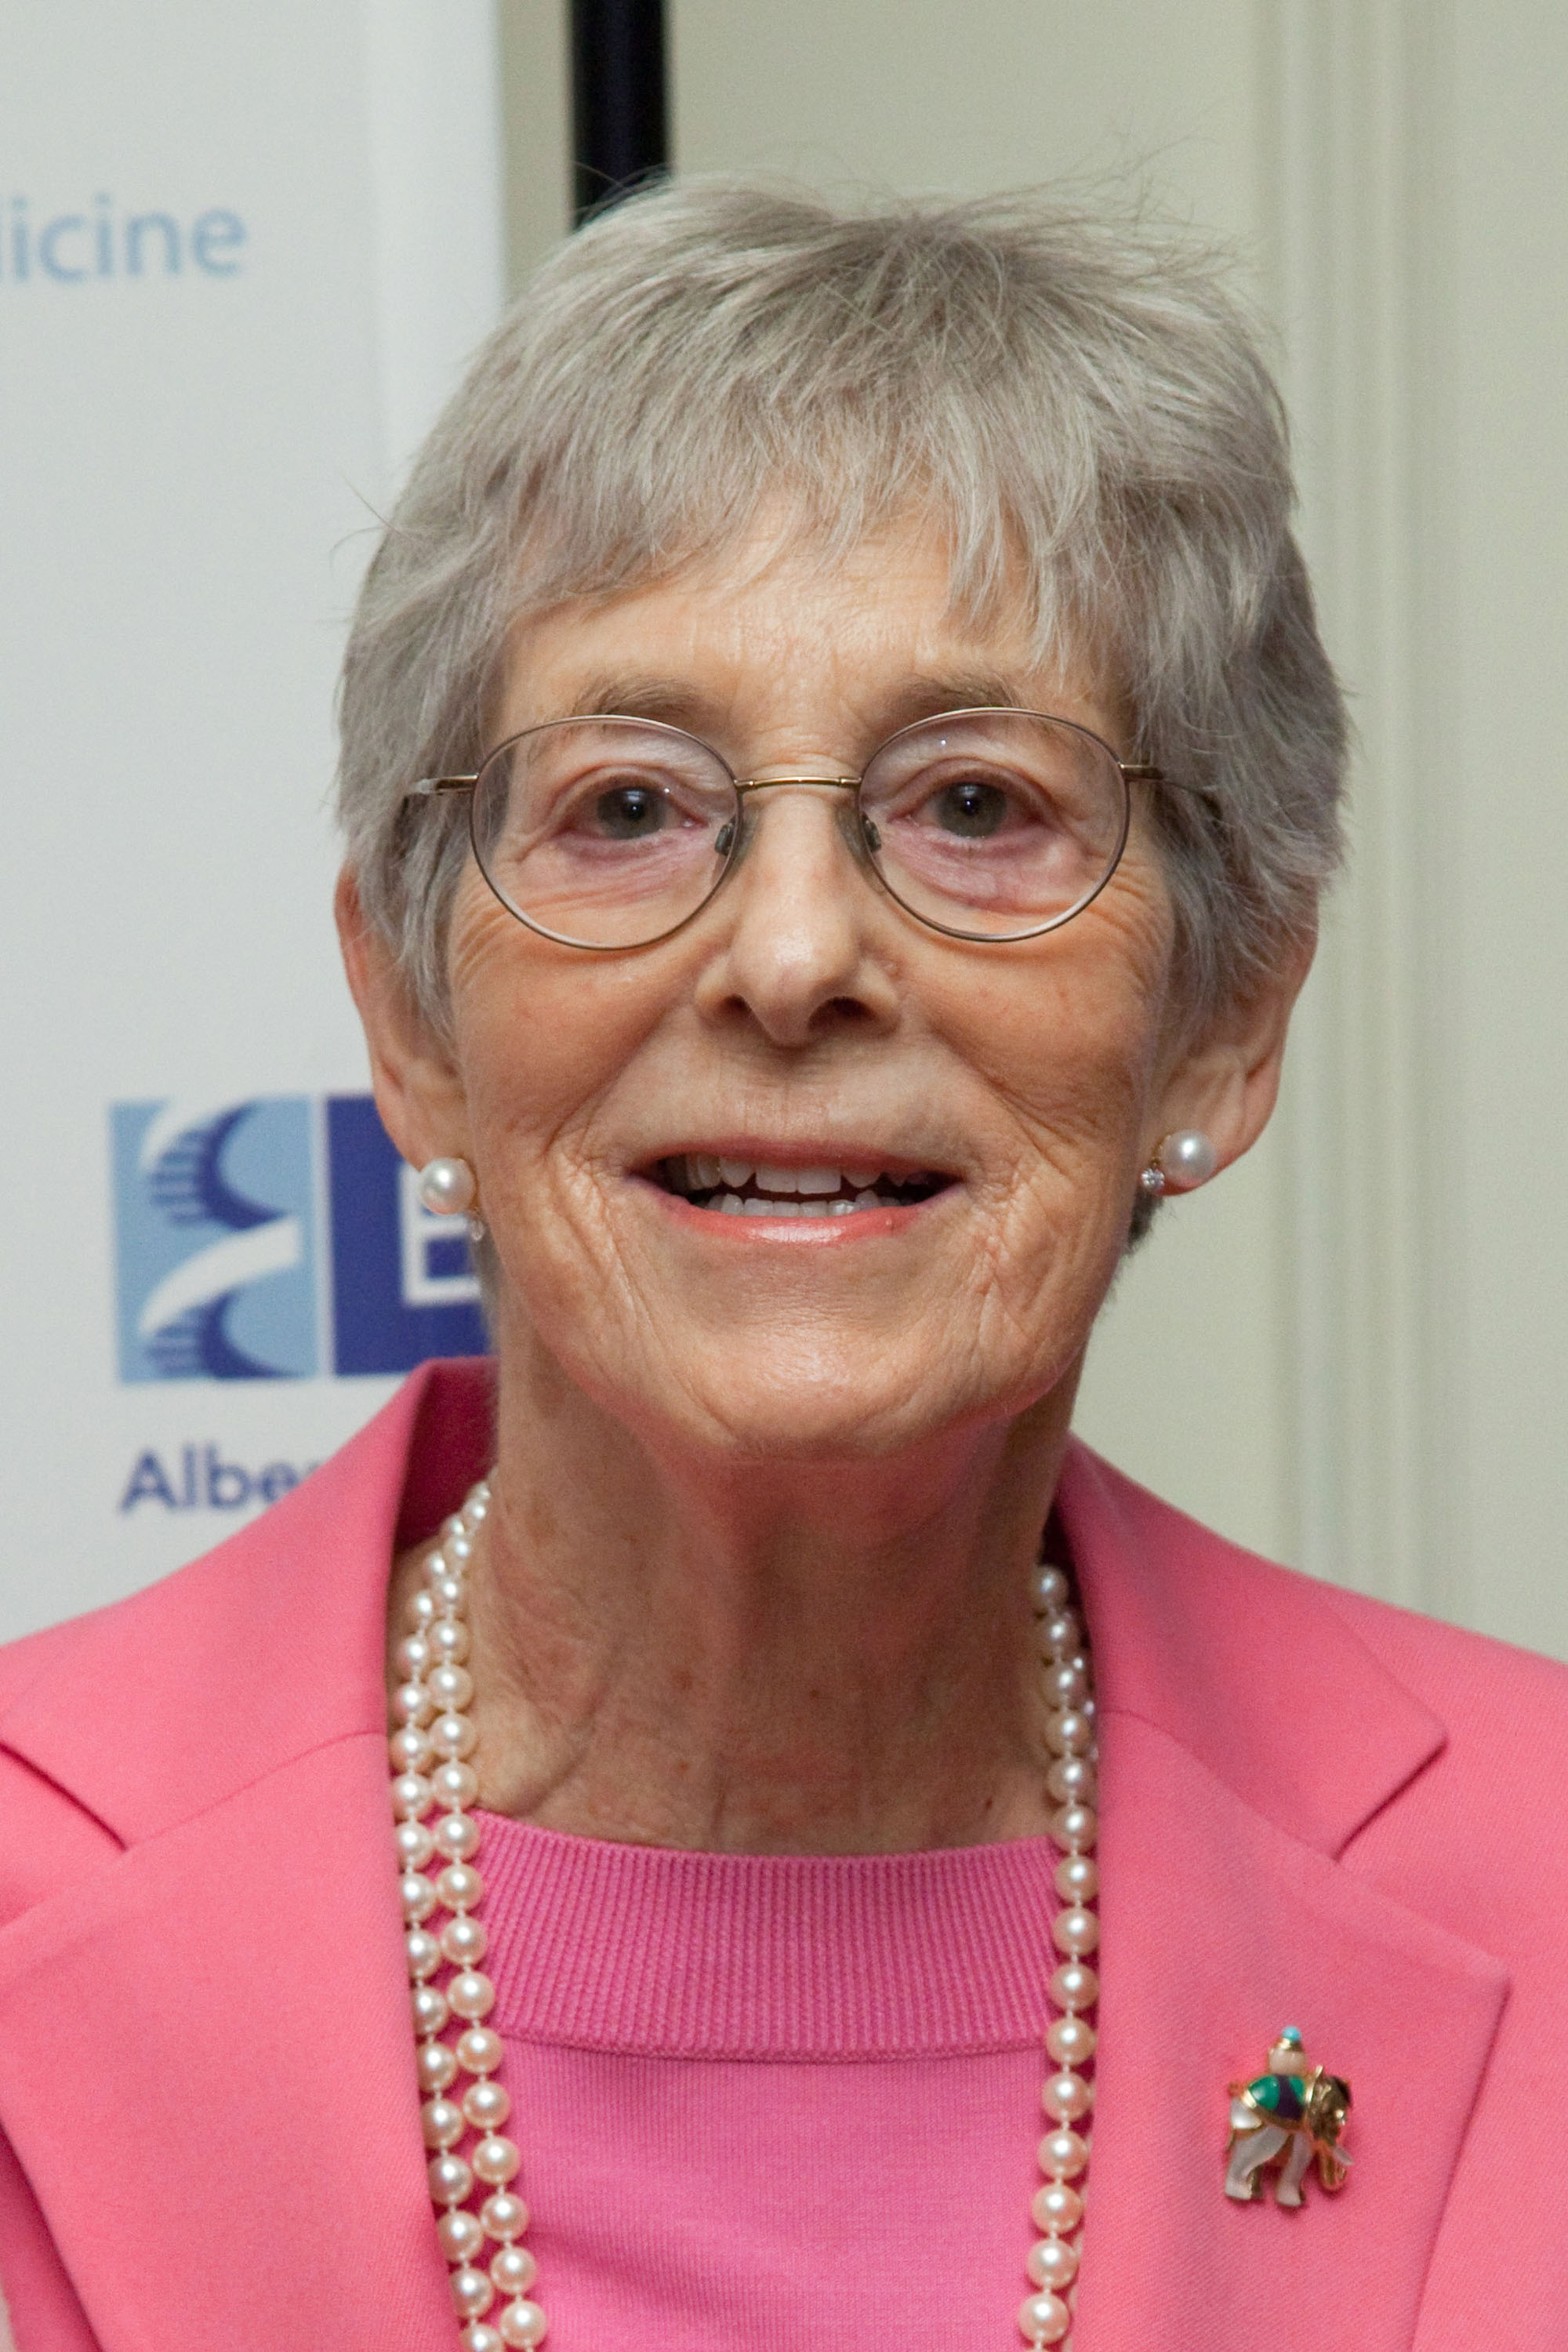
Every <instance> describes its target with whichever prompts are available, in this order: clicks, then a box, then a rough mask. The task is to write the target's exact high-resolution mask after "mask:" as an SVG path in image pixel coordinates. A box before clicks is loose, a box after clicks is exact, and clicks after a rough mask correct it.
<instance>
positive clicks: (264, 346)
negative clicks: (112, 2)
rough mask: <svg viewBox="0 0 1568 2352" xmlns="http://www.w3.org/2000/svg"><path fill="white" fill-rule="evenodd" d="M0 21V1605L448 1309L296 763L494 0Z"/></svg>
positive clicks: (423, 336)
mask: <svg viewBox="0 0 1568 2352" xmlns="http://www.w3.org/2000/svg"><path fill="white" fill-rule="evenodd" d="M0 29H3V33H4V52H3V53H4V57H5V73H4V77H3V79H0V511H3V512H4V515H5V532H4V540H3V542H0V777H3V788H4V806H5V813H6V819H7V834H8V841H7V854H6V856H5V859H4V861H3V871H0V893H3V896H0V972H3V974H4V1008H3V1013H0V1023H3V1026H0V1052H3V1055H4V1071H5V1102H6V1105H7V1108H8V1111H9V1130H10V1133H11V1138H12V1142H11V1147H10V1151H11V1165H12V1171H13V1179H14V1181H13V1183H12V1186H11V1188H10V1190H11V1199H10V1205H9V1207H8V1208H5V1209H4V1210H0V1267H3V1274H4V1299H5V1348H4V1353H3V1356H0V1365H3V1372H0V1378H3V1380H4V1383H5V1386H4V1399H3V1402H4V1412H3V1415H0V1430H3V1436H0V1444H3V1446H4V1465H5V1498H6V1505H7V1511H8V1516H9V1519H10V1523H11V1526H12V1528H13V1530H14V1531H15V1536H16V1538H20V1540H13V1542H12V1544H11V1545H10V1546H9V1547H8V1548H7V1552H6V1558H5V1565H4V1568H3V1569H0V1636H4V1635H7V1634H10V1633H20V1632H23V1631H25V1630H26V1629H28V1628H30V1627H32V1626H34V1625H38V1624H43V1623H47V1622H50V1621H52V1620H54V1619H56V1618H58V1617H61V1616H65V1615H68V1614H69V1613H71V1612H75V1611H77V1610H79V1609H81V1608H84V1607H88V1606H89V1605H91V1604H92V1603H94V1602H96V1601H101V1600H105V1599H109V1598H111V1597H113V1596H114V1595H116V1594H118V1593H120V1592H123V1591H128V1590H130V1589H131V1588H132V1587H133V1586H135V1585H138V1584H140V1583H142V1582H144V1581H146V1580H148V1579H149V1578H150V1577H152V1576H153V1575H155V1574H157V1573H159V1572H161V1571H162V1570H164V1569H166V1568H169V1567H172V1566H174V1564H176V1563H177V1562H178V1561H180V1560H182V1559H188V1558H190V1557H192V1556H193V1555H194V1554H195V1553H196V1552H198V1551H200V1550H202V1549H205V1548H206V1546H207V1545H209V1544H210V1543H212V1542H214V1541H216V1540H217V1538H219V1537H221V1536H222V1535H224V1534H225V1533H226V1532H227V1531H228V1530H229V1529H230V1528H233V1527H234V1526H235V1525H237V1523H239V1522H240V1521H241V1520H242V1519H243V1518H244V1517H246V1516H247V1514H249V1513H251V1512H253V1511H256V1510H258V1509H261V1508H264V1507H266V1505H267V1504H268V1502H270V1501H273V1500H276V1498H277V1497H278V1496H279V1495H280V1494H282V1493H284V1492H286V1491H287V1490H288V1488H289V1486H291V1485H292V1484H294V1483H295V1482H296V1481H297V1480H298V1479H299V1478H300V1476H301V1475H303V1474H304V1473H305V1471H306V1470H307V1469H308V1468H309V1467H310V1465H311V1464H312V1463H314V1462H316V1461H319V1460H320V1459H321V1456H322V1455H323V1454H326V1453H328V1452H330V1451H331V1448H333V1447H334V1446H336V1445H338V1444H341V1443H342V1440H343V1439H344V1438H345V1437H346V1436H347V1435H348V1434H349V1433H351V1431H352V1430H353V1429H354V1428H355V1427H357V1426H358V1425H359V1424H360V1423H362V1422H363V1421H364V1420H365V1419H367V1418H368V1416H369V1414H370V1413H371V1412H373V1411H374V1409H375V1408H376V1406H377V1405H378V1404H379V1403H380V1402H382V1401H383V1399H384V1397H385V1396H386V1395H387V1394H389V1393H390V1391H391V1389H392V1387H393V1385H394V1382H395V1378H396V1376H397V1375H399V1374H400V1373H401V1372H403V1371H404V1370H405V1369H407V1367H409V1366H410V1365H412V1364H414V1363H416V1362H417V1361H419V1360H421V1359H422V1358H423V1357H425V1356H427V1355H432V1354H438V1353H445V1352H447V1351H449V1350H452V1349H467V1348H470V1347H472V1346H474V1345H476V1344H478V1343H479V1321H478V1316H477V1311H476V1307H475V1305H474V1299H473V1291H472V1284H471V1280H470V1277H469V1275H468V1267H467V1264H466V1260H465V1258H464V1255H463V1253H462V1246H461V1244H456V1245H455V1244H453V1242H452V1240H451V1238H450V1228H449V1227H447V1226H444V1225H441V1224H439V1223H437V1222H435V1221H433V1220H431V1219H429V1218H428V1217H426V1215H425V1214H424V1213H423V1212H422V1211H421V1210H420V1208H419V1204H418V1202H417V1201H416V1200H415V1199H414V1197H413V1195H412V1193H411V1192H410V1190H409V1187H408V1184H407V1181H406V1179H405V1175H404V1173H403V1171H401V1168H400V1164H399V1162H398V1161H397V1160H396V1158H395V1155H394V1153H393V1152H392V1150H391V1147H390V1145H389V1144H388V1143H387V1142H386V1139H385V1138H384V1135H383V1133H382V1130H381V1128H380V1125H379V1122H378V1121H377V1119H376V1118H375V1114H374V1108H373V1106H372V1105H371V1103H370V1100H369V1097H368V1094H367V1091H366V1078H365V1069H364V1057H363V1048H362V1046H361V1045H360V1042H359V1038H358V1034H357V1031H356V1027H355V1024H354V1020H353V1011H352V1007H351V1006H350V1004H349V1001H348V997H347V992H346V991H345V989H344V986H343V982H342V977H341V975H340V972H339V970H338V966H337V960H336V951H335V947H334V943H333V940H332V935H331V919H330V896H331V877H332V872H333V864H334V856H333V843H332V838H331V825H330V822H329V819H328V815H327V809H326V801H327V794H328V792H329V788H330V783H331V764H332V732H331V692H332V682H333V676H334V672H335V668H336V665H337V660H338V656H339V653H340V650H341V646H342V634H343V624H344V619H345V616H346V613H347V610H348V607H349V605H350V604H351V602H352V599H353V590H354V585H355V582H356V580H357V578H358V575H359V572H360V570H361V567H362V565H363V560H364V556H365V553H366V551H367V549H368V546H369V544H370V542H371V537H372V534H373V531H374V524H375V518H376V516H377V515H378V514H379V513H381V512H383V511H384V508H385V502H386V500H387V498H388V496H389V494H390V492H391V490H392V488H393V487H394V485H395V478H396V476H397V473H398V472H399V470H400V468H401V467H402V466H403V465H404V463H405V460H406V457H407V456H408V454H409V452H410V451H411V449H412V448H413V446H415V445H416V442H417V440H418V437H419V436H420V434H421V433H422V432H423V430H424V429H425V427H426V425H427V424H428V423H429V422H430V420H431V417H432V416H433V415H434V413H435V410H436V408H437V406H438V404H439V403H440V401H441V399H442V398H443V397H444V396H445V395H446V394H447V392H448V391H449V390H450V388H451V386H452V384H453V383H454V382H455V381H456V378H457V375H458V372H459V369H460V367H461V364H462V362H463V360H464V359H465V357H466V356H467V354H468V351H469V350H470V349H471V348H472V346H473V344H474V343H475V342H476V341H478V340H479V337H480V335H482V334H483V332H484V331H485V330H486V328H487V327H488V326H489V323H490V321H491V320H492V319H493V318H494V316H495V314H496V311H497V309H498V307H499V302H500V284H501V268H500V212H501V207H500V166H499V126H498V93H497V88H496V63H495V58H496V43H495V26H494V22H493V7H492V0H276V5H273V6H271V7H268V8H266V9H262V10H247V9H243V8H238V7H234V6H223V7H214V6H213V5H211V0H138V5H136V6H134V7H130V8H106V7H104V6H103V5H102V0H50V5H48V6H47V7H40V6H38V5H36V0H5V5H0ZM24 1530H25V1535H24V1533H23V1531H24Z"/></svg>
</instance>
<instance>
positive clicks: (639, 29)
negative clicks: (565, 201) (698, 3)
mask: <svg viewBox="0 0 1568 2352" xmlns="http://www.w3.org/2000/svg"><path fill="white" fill-rule="evenodd" d="M572 129H573V145H572V154H573V179H574V188H573V198H574V203H573V209H574V214H575V216H576V219H577V222H578V224H579V225H581V224H582V222H584V220H586V218H587V217H588V215H589V214H590V213H592V212H596V211H598V210H599V209H600V207H601V206H603V205H606V204H613V203H614V202H615V200H616V197H617V196H618V195H624V194H626V190H627V189H628V187H631V186H634V185H635V184H637V181H639V180H642V179H646V178H647V176H648V175H649V174H650V173H658V172H666V171H668V169H669V126H668V107H667V105H666V101H665V87H664V0H572Z"/></svg>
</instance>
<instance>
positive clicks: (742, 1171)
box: [686, 1151, 880, 1200]
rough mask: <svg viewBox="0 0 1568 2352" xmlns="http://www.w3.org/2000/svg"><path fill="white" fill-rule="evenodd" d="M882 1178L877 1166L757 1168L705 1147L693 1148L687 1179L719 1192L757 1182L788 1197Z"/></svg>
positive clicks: (822, 1194)
mask: <svg viewBox="0 0 1568 2352" xmlns="http://www.w3.org/2000/svg"><path fill="white" fill-rule="evenodd" d="M686 1181H687V1183H688V1185H689V1188H690V1190H691V1191H692V1192H716V1191H717V1190H718V1188H719V1186H720V1185H721V1184H723V1185H726V1186H728V1187H729V1189H730V1190H731V1192H733V1191H737V1190H738V1189H739V1188H740V1186H742V1184H753V1183H754V1184H755V1186H756V1188H757V1190H758V1192H773V1193H776V1194H778V1195H779V1196H780V1197H781V1198H783V1199H785V1200H790V1199H795V1198H799V1197H801V1196H805V1197H807V1198H811V1197H816V1198H826V1196H827V1195H829V1194H830V1193H834V1192H845V1191H848V1192H866V1191H868V1190H869V1188H870V1187H871V1186H872V1185H874V1184H876V1183H878V1182H879V1181H880V1172H879V1171H878V1170H876V1169H867V1168H856V1169H853V1170H850V1169H843V1168H755V1167H753V1166H752V1163H751V1161H750V1160H713V1159H710V1157H709V1156H708V1154H707V1153H706V1152H702V1151H692V1152H689V1153H688V1155H687V1159H686Z"/></svg>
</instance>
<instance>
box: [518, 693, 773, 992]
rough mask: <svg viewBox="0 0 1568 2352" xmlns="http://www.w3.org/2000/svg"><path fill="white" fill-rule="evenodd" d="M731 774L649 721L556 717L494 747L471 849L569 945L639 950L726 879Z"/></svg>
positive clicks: (529, 917)
mask: <svg viewBox="0 0 1568 2352" xmlns="http://www.w3.org/2000/svg"><path fill="white" fill-rule="evenodd" d="M738 815H739V801H738V798H737V795H736V792H735V785H734V780H733V778H732V777H731V774H730V772H729V770H728V769H727V768H726V767H725V765H724V763H723V761H721V759H720V758H719V756H718V754H717V753H716V752H714V751H709V750H708V748H707V746H706V745H705V744H702V743H699V742H698V741H697V740H695V739H694V738H693V737H692V736H689V735H685V734H682V733H681V731H680V730H679V728H674V727H662V726H659V725H658V724H657V723H656V722H654V721H653V720H649V719H553V720H551V721H549V722H548V723H547V724H546V725H544V726H542V727H532V728H530V729H529V730H528V731H527V733H526V734H522V735H515V736H513V737H512V739H511V740H510V742H506V743H502V744H500V746H499V747H498V749H497V750H496V751H492V752H491V754H490V756H489V759H488V760H487V761H485V764H484V766H483V767H482V768H481V769H480V771H479V781H478V782H477V783H476V784H475V787H474V797H473V807H472V828H473V842H474V855H475V856H476V857H477V858H478V860H479V869H480V871H481V873H482V874H483V875H484V877H485V879H486V881H487V882H488V883H489V886H490V887H491V889H492V890H493V891H494V892H495V894H496V896H497V897H498V898H500V900H501V901H502V902H503V904H504V905H506V906H508V907H510V909H511V911H512V913H513V914H514V915H517V916H520V917H521V919H522V921H523V922H525V923H527V924H528V925H529V926H530V928H531V929H533V930H536V931H542V933H543V934H544V936H545V937H546V938H547V939H552V940H562V941H563V943H564V944H566V945H568V946H571V947H585V948H630V947H644V946H647V944H648V943H649V942H651V941H652V940H658V939H663V938H664V937H665V935H666V933H667V932H669V931H673V930H676V929H679V926H680V925H681V924H682V923H684V922H686V921H687V920H688V919H689V918H690V917H691V916H692V915H694V914H695V913H696V912H697V910H698V908H700V906H701V905H702V904H703V902H704V901H705V900H706V899H707V898H709V897H710V895H711V894H712V892H713V890H714V889H715V888H716V887H717V886H718V883H719V881H720V879H721V877H722V875H723V872H724V868H725V866H726V865H727V864H728V862H729V857H730V853H731V848H732V846H733V844H734V840H735V835H736V831H737V819H738Z"/></svg>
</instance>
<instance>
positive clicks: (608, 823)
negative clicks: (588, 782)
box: [593, 784, 666, 841]
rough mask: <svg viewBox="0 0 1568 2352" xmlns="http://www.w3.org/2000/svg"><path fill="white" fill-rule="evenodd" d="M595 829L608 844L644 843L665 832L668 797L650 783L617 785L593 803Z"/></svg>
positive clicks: (600, 795)
mask: <svg viewBox="0 0 1568 2352" xmlns="http://www.w3.org/2000/svg"><path fill="white" fill-rule="evenodd" d="M593 809H594V825H593V830H594V831H595V833H597V834H599V835H602V836H603V838H604V839H605V840H607V841H643V840H646V839H647V836H648V835H649V834H654V833H658V832H660V831H661V830H662V829H663V825H664V821H665V816H666V809H665V798H664V794H663V793H660V792H656V791H654V789H653V788H652V786H651V785H648V784H616V787H615V788H614V790H613V791H611V792H607V793H599V794H598V796H597V797H596V799H595V802H594V804H593Z"/></svg>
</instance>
